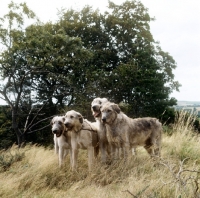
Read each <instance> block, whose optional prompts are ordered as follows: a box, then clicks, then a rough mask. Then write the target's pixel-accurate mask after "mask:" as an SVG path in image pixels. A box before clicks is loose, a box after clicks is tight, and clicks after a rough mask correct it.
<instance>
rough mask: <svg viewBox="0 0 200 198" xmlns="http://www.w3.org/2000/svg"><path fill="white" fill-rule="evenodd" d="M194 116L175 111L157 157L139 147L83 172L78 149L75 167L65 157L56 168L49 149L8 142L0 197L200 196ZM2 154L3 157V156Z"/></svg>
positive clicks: (0, 173) (0, 164) (199, 154)
mask: <svg viewBox="0 0 200 198" xmlns="http://www.w3.org/2000/svg"><path fill="white" fill-rule="evenodd" d="M192 120H193V117H192V116H191V117H187V118H186V116H185V115H184V113H181V114H179V115H177V120H176V123H175V124H174V126H173V128H172V130H173V133H172V135H166V134H164V135H163V144H162V157H161V158H160V159H154V160H152V159H150V158H149V156H148V155H147V153H146V151H145V150H144V149H143V148H139V149H138V152H137V153H138V154H137V156H136V157H131V158H130V159H129V161H128V162H127V161H123V160H119V161H116V162H113V163H112V164H110V165H101V164H100V163H99V161H100V160H99V159H98V160H96V162H95V164H94V167H93V171H92V172H91V173H88V166H87V154H86V152H85V151H81V152H80V153H79V161H78V171H77V172H72V171H71V169H70V165H69V157H68V156H67V158H66V161H65V166H64V167H63V168H62V169H59V167H58V157H57V156H56V155H55V154H54V151H53V150H52V149H50V148H44V147H41V146H37V145H29V146H26V147H25V148H22V149H20V150H18V149H17V148H16V147H15V146H13V147H12V148H11V149H10V150H9V151H2V152H1V153H0V167H1V169H0V197H6V198H22V197H23V198H32V197H34V198H63V197H66V198H76V197H77V198H78V197H79V198H93V197H95V198H102V197H103V198H113V197H115V198H122V197H127V198H129V197H130V198H131V197H133V198H147V197H148V198H168V197H169V198H172V197H180V198H185V197H187V198H194V197H200V189H199V188H200V180H199V174H200V149H199V148H200V145H199V140H200V138H199V135H198V134H196V133H195V132H194V131H193V128H192V122H193V121H192ZM2 156H3V157H2Z"/></svg>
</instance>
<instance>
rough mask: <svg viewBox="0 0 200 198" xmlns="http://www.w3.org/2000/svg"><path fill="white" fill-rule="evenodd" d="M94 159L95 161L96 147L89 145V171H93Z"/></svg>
mask: <svg viewBox="0 0 200 198" xmlns="http://www.w3.org/2000/svg"><path fill="white" fill-rule="evenodd" d="M93 161H94V147H93V146H89V147H88V168H89V172H91V170H92V164H93Z"/></svg>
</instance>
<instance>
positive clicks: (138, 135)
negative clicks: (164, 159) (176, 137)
mask: <svg viewBox="0 0 200 198" xmlns="http://www.w3.org/2000/svg"><path fill="white" fill-rule="evenodd" d="M101 113H102V122H103V123H105V126H106V135H107V139H108V142H109V143H110V144H111V145H112V146H117V147H119V148H121V147H122V148H123V150H124V151H125V156H127V155H128V152H129V151H130V148H134V147H136V146H143V147H144V148H145V149H146V150H147V152H148V153H149V154H150V156H155V155H156V156H160V148H161V136H162V124H161V123H160V122H159V121H158V120H157V119H156V118H150V117H148V118H137V119H132V118H129V117H128V116H126V115H125V114H124V113H122V112H121V110H120V108H119V106H118V105H117V104H115V103H110V102H108V103H105V104H104V105H103V106H102V108H101Z"/></svg>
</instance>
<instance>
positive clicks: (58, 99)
mask: <svg viewBox="0 0 200 198" xmlns="http://www.w3.org/2000/svg"><path fill="white" fill-rule="evenodd" d="M108 3H109V6H108V10H107V11H106V12H105V13H100V12H99V11H98V10H93V9H92V8H91V7H90V6H85V7H84V8H83V9H81V10H80V11H76V10H73V9H69V10H67V11H62V12H61V13H60V15H59V17H60V18H59V20H58V22H56V23H52V22H48V23H45V24H44V23H42V22H40V21H39V20H37V19H36V16H35V14H34V13H33V12H32V11H31V10H30V9H29V8H28V7H27V5H26V4H25V3H24V4H19V5H17V4H15V3H13V2H11V3H10V4H9V13H8V14H7V15H5V16H4V17H3V18H1V21H2V23H1V24H0V41H1V43H2V44H3V48H2V52H1V53H0V70H1V73H0V75H1V79H2V83H1V86H0V94H1V98H2V99H4V100H5V101H6V102H7V104H8V105H9V107H10V108H11V121H12V122H11V125H12V126H11V129H12V130H10V132H9V133H12V134H14V133H15V134H16V135H17V142H18V144H19V145H21V143H22V142H25V141H26V140H28V141H33V142H34V141H36V140H38V141H39V142H43V140H44V138H43V137H45V136H48V138H47V139H46V140H50V133H49V127H48V124H47V123H48V122H47V120H44V119H45V117H46V118H48V117H51V116H53V115H56V114H59V113H61V112H62V113H63V112H64V111H65V110H66V109H69V108H76V109H79V110H80V112H81V113H82V114H84V115H86V116H88V117H90V116H91V114H89V113H88V112H89V111H90V103H91V101H92V99H93V98H94V97H107V98H108V99H110V100H111V101H114V102H116V103H119V102H123V103H124V104H126V110H127V112H126V113H127V114H128V115H130V116H131V117H140V116H155V117H159V118H160V117H161V116H162V115H163V112H165V111H168V109H169V107H172V106H173V105H175V104H176V99H175V98H170V96H169V95H170V93H172V91H174V90H178V89H179V86H180V84H179V83H178V82H177V81H175V80H174V75H173V70H174V69H175V68H176V62H175V61H174V59H173V57H171V56H170V55H169V53H167V52H164V51H162V49H161V47H160V46H159V45H158V43H156V42H155V41H154V39H153V36H152V35H151V32H150V27H149V23H150V21H151V20H153V19H152V18H150V16H149V14H148V10H147V9H146V8H145V7H144V6H143V5H142V3H141V2H140V1H136V0H133V1H125V2H124V3H122V4H121V5H117V4H115V3H113V2H111V1H109V2H108ZM27 18H28V19H31V21H32V23H31V25H29V26H28V27H26V28H24V24H27V23H26V20H25V19H27ZM29 24H30V23H29ZM5 25H7V27H5ZM43 121H44V122H43ZM36 124H38V125H36ZM45 127H46V128H45ZM41 129H44V130H41ZM36 131H37V132H38V135H35V134H34V132H36ZM30 134H32V135H30Z"/></svg>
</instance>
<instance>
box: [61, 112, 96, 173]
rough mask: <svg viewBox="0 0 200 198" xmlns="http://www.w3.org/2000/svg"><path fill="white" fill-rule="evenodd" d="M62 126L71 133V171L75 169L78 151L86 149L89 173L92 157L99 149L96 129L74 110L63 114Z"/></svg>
mask: <svg viewBox="0 0 200 198" xmlns="http://www.w3.org/2000/svg"><path fill="white" fill-rule="evenodd" d="M64 124H65V126H66V128H67V131H68V132H70V133H71V147H72V159H71V161H72V170H76V169H77V159H78V150H79V149H87V151H88V167H89V171H91V170H92V164H93V160H94V156H97V154H98V148H99V147H98V146H99V145H98V143H99V142H98V135H97V129H96V128H94V126H92V125H91V123H90V122H89V121H88V120H86V119H83V117H82V115H81V114H80V113H79V112H76V111H74V110H71V111H68V112H67V113H66V114H65V120H64Z"/></svg>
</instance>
